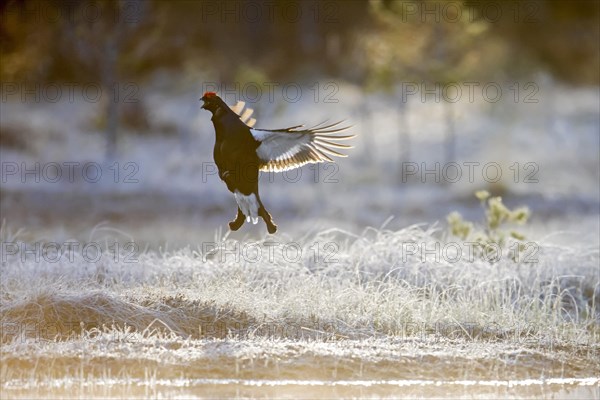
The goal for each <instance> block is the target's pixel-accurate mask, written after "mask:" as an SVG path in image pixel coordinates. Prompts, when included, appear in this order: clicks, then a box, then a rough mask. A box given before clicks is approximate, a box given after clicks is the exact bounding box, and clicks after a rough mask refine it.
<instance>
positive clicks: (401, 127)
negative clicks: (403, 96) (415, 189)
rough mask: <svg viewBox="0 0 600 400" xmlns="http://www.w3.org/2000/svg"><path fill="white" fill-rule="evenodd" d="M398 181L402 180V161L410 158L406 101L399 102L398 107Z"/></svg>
mask: <svg viewBox="0 0 600 400" xmlns="http://www.w3.org/2000/svg"><path fill="white" fill-rule="evenodd" d="M397 110H398V112H397V117H398V147H399V149H398V154H399V155H400V156H399V157H398V182H402V180H403V179H402V176H403V173H404V172H403V163H404V162H408V161H410V160H411V140H410V127H409V124H408V103H406V102H402V101H401V102H400V105H399V107H398V109H397Z"/></svg>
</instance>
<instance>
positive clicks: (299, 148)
mask: <svg viewBox="0 0 600 400" xmlns="http://www.w3.org/2000/svg"><path fill="white" fill-rule="evenodd" d="M245 105H246V103H244V102H243V101H238V102H237V104H236V105H235V106H233V107H231V109H232V110H233V111H234V112H235V113H236V114H237V115H239V116H240V120H241V121H242V122H244V123H245V124H246V125H248V127H249V128H250V133H252V136H254V139H255V140H257V141H259V142H260V145H259V146H258V148H257V149H256V153H257V155H258V157H259V159H260V160H261V161H262V163H261V165H260V166H259V167H260V170H261V171H273V172H281V171H287V170H290V169H294V168H298V167H301V166H303V165H304V164H309V163H319V162H326V161H329V162H333V159H332V158H331V157H330V156H337V157H347V155H346V154H342V153H340V152H338V151H336V150H334V149H332V147H333V148H337V149H351V148H352V146H349V145H346V144H341V143H337V142H338V141H340V140H348V139H352V138H353V137H354V136H355V135H345V136H339V135H334V134H335V133H339V132H343V131H345V130H347V129H349V128H350V127H349V126H346V127H341V128H340V127H339V125H340V124H341V123H342V122H343V121H339V122H336V123H335V124H330V125H326V123H327V121H325V122H322V123H320V124H318V125H315V126H313V127H312V128H305V127H304V125H297V126H291V127H289V128H284V129H254V128H253V126H254V125H255V124H256V119H254V118H250V117H251V116H252V113H253V112H254V110H252V109H251V108H244V107H245Z"/></svg>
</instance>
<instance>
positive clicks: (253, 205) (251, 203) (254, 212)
mask: <svg viewBox="0 0 600 400" xmlns="http://www.w3.org/2000/svg"><path fill="white" fill-rule="evenodd" d="M233 195H234V196H235V201H237V203H238V206H239V207H240V210H242V213H243V214H244V215H245V216H246V222H250V220H252V223H253V224H254V225H256V224H257V223H258V200H257V199H256V195H255V194H254V193H252V194H249V195H248V196H246V195H243V194H241V193H240V192H239V191H237V190H236V191H235V192H234V193H233Z"/></svg>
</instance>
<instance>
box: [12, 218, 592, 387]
mask: <svg viewBox="0 0 600 400" xmlns="http://www.w3.org/2000/svg"><path fill="white" fill-rule="evenodd" d="M3 234H4V235H7V233H6V232H3ZM432 234H433V232H430V231H426V230H423V229H422V228H420V227H416V226H415V227H409V228H406V229H403V230H399V231H388V230H385V229H384V230H375V229H373V230H367V231H365V232H364V233H363V234H362V235H361V236H358V237H356V236H354V235H349V234H346V233H343V232H339V231H330V232H323V233H321V234H317V235H315V236H313V237H309V238H305V239H304V242H303V244H302V247H301V250H302V253H303V254H304V255H303V256H302V259H301V260H299V261H297V262H292V263H290V262H289V261H288V260H286V259H285V257H286V256H284V255H283V254H278V252H277V251H273V258H272V259H265V260H261V261H254V260H255V259H256V254H258V250H256V249H258V248H259V247H258V246H260V248H262V249H263V250H265V249H267V248H268V247H265V243H264V242H262V243H259V244H258V245H256V246H255V247H253V248H254V251H255V253H253V254H254V255H251V254H250V253H248V254H246V257H240V259H239V260H236V259H235V256H236V254H235V251H231V252H230V253H228V254H225V255H223V254H219V253H218V252H213V253H214V254H212V255H210V256H206V255H203V254H201V252H200V251H199V250H197V249H194V248H192V247H188V248H184V249H180V250H177V251H171V252H159V251H149V252H146V253H143V254H140V256H139V259H138V260H137V261H136V262H134V263H131V262H129V263H128V262H126V261H118V260H117V262H115V260H114V259H113V258H112V257H111V258H104V259H103V260H102V262H99V263H97V264H96V265H90V264H89V263H86V262H85V261H84V260H81V259H77V258H75V259H74V260H73V262H70V261H69V262H65V261H60V262H57V263H48V262H43V261H42V262H39V263H35V262H29V261H27V260H26V262H21V260H20V259H19V258H20V256H19V257H14V256H13V257H9V258H8V260H7V263H5V264H3V266H2V268H3V270H2V327H3V332H2V341H3V344H2V361H3V362H2V364H3V366H2V382H3V387H2V391H3V393H4V394H3V397H4V396H8V397H16V398H19V397H24V398H27V397H30V396H56V397H62V396H64V395H66V394H68V395H73V396H82V397H87V396H126V397H129V396H143V397H146V396H152V397H173V396H174V397H215V396H218V397H221V396H225V397H228V396H275V397H279V396H282V395H284V396H292V397H296V396H300V397H330V396H334V395H335V396H350V397H352V396H382V397H386V396H393V397H395V396H398V395H402V396H403V397H409V398H410V397H413V396H431V397H456V396H469V397H474V398H487V397H489V396H515V397H531V398H536V397H539V396H541V395H549V394H552V395H554V396H556V397H559V398H590V397H594V396H597V395H598V384H599V380H598V376H599V373H600V365H599V363H598V359H599V355H600V354H599V351H600V344H599V340H598V335H599V331H598V324H597V319H598V298H599V292H600V285H599V284H598V270H597V266H598V261H599V260H598V249H597V248H595V247H593V246H589V245H585V244H582V245H581V246H580V247H577V248H565V247H561V246H556V245H542V246H541V247H540V252H539V254H538V257H539V262H538V263H536V264H535V265H531V264H515V263H514V262H513V261H512V260H510V259H508V258H504V259H502V260H500V261H499V262H498V263H495V264H490V263H488V262H485V261H481V260H480V261H473V262H468V261H462V260H460V261H457V262H455V263H448V262H443V261H442V262H440V261H439V260H438V261H435V260H431V261H427V260H424V261H423V260H422V259H421V258H420V255H406V254H402V253H401V251H399V248H401V247H400V244H401V243H403V242H404V243H408V242H416V243H424V244H426V245H428V246H431V248H432V247H433V244H434V243H435V242H436V241H437V240H438V239H436V238H434V237H433V236H432ZM10 239H11V240H13V239H14V238H10ZM277 239H281V240H282V241H281V243H290V242H291V240H287V241H286V238H285V237H284V236H280V237H276V238H275V239H271V242H268V243H267V246H270V248H272V249H273V248H275V249H276V248H277V246H276V245H274V244H273V243H272V242H273V241H274V240H277ZM333 240H335V241H336V243H341V244H342V247H340V248H339V250H338V251H337V252H336V254H335V255H334V256H333V257H331V259H329V260H326V259H325V258H324V257H323V253H321V254H319V256H318V257H315V253H314V251H313V250H312V249H311V247H312V246H314V243H319V244H322V243H330V242H331V241H333ZM235 242H236V241H232V240H227V241H225V242H223V243H227V245H228V246H231V247H229V248H230V249H233V248H235ZM264 254H267V253H266V252H265V253H264ZM228 256H229V258H228ZM265 258H267V257H265ZM288 258H289V257H288Z"/></svg>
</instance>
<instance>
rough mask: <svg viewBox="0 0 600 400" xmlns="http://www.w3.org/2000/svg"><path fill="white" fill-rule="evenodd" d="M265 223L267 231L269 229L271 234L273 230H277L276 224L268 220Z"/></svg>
mask: <svg viewBox="0 0 600 400" xmlns="http://www.w3.org/2000/svg"><path fill="white" fill-rule="evenodd" d="M266 224H267V231H269V233H270V234H271V235H272V234H274V233H275V232H277V225H275V224H274V223H272V222H270V221H269V222H266Z"/></svg>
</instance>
